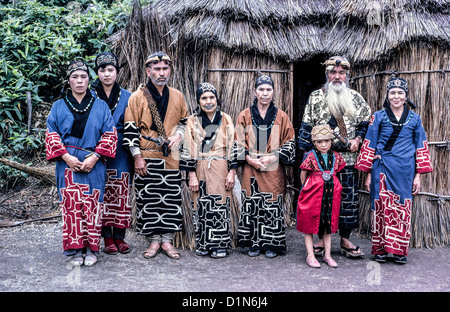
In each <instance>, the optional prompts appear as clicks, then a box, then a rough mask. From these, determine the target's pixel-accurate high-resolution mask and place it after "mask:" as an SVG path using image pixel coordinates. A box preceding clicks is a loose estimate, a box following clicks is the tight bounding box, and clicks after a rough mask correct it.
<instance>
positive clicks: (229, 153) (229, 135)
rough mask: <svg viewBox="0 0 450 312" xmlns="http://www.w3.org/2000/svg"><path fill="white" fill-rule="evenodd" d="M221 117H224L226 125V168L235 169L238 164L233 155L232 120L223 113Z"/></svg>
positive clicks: (233, 134) (233, 132) (233, 135)
mask: <svg viewBox="0 0 450 312" xmlns="http://www.w3.org/2000/svg"><path fill="white" fill-rule="evenodd" d="M222 118H226V120H227V125H226V127H225V132H226V133H225V134H224V135H225V136H226V140H227V143H226V155H227V159H228V170H230V169H237V168H238V167H239V164H238V162H237V160H236V159H234V157H233V148H234V138H235V128H234V124H233V121H232V119H231V117H230V116H229V115H225V114H224V115H223V116H222Z"/></svg>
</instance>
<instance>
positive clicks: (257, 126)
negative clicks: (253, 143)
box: [250, 109, 278, 131]
mask: <svg viewBox="0 0 450 312" xmlns="http://www.w3.org/2000/svg"><path fill="white" fill-rule="evenodd" d="M277 113H278V109H277V110H276V112H275V116H273V120H272V123H271V124H270V126H268V127H266V128H261V127H260V125H258V124H257V123H256V121H255V118H254V117H253V113H252V110H251V109H250V115H251V116H252V122H253V124H254V125H255V127H256V128H257V129H258V130H263V131H267V130H269V129H270V128H272V127H273V124H274V123H275V119H277Z"/></svg>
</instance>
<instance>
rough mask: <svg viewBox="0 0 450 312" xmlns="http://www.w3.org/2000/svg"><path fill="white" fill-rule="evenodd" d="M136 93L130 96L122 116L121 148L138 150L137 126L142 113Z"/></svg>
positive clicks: (138, 135)
mask: <svg viewBox="0 0 450 312" xmlns="http://www.w3.org/2000/svg"><path fill="white" fill-rule="evenodd" d="M139 102H140V101H139V100H138V96H137V95H136V93H133V94H131V96H130V98H129V99H128V106H127V108H126V109H125V115H124V132H123V143H122V145H123V148H125V149H128V150H129V149H130V148H132V147H136V148H140V144H139V138H140V131H139V128H138V125H139V124H140V123H141V116H142V112H141V109H140V105H139Z"/></svg>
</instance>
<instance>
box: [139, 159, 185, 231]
mask: <svg viewBox="0 0 450 312" xmlns="http://www.w3.org/2000/svg"><path fill="white" fill-rule="evenodd" d="M145 161H146V162H147V175H146V176H141V175H138V174H135V175H134V184H135V195H136V219H137V220H136V229H137V231H138V233H139V234H142V235H151V234H152V233H154V232H177V231H180V230H181V229H182V226H183V212H182V202H181V173H180V171H179V170H178V169H166V163H165V160H164V159H151V158H145Z"/></svg>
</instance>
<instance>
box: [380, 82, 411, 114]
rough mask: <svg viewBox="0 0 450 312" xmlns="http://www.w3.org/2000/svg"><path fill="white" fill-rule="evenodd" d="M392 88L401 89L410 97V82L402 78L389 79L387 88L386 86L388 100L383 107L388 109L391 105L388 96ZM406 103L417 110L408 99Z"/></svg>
mask: <svg viewBox="0 0 450 312" xmlns="http://www.w3.org/2000/svg"><path fill="white" fill-rule="evenodd" d="M392 88H400V89H402V90H403V91H405V93H406V97H408V92H409V89H408V82H407V81H406V80H405V79H403V78H400V77H392V78H390V79H389V81H388V83H387V86H386V99H385V100H384V103H383V106H384V107H387V106H388V105H389V99H388V94H389V90H391V89H392ZM406 102H407V103H408V104H409V106H411V108H413V109H414V108H416V105H415V104H414V103H413V102H411V101H410V100H409V99H408V98H407V99H406Z"/></svg>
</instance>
